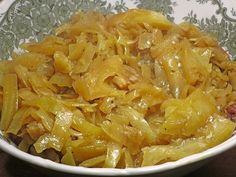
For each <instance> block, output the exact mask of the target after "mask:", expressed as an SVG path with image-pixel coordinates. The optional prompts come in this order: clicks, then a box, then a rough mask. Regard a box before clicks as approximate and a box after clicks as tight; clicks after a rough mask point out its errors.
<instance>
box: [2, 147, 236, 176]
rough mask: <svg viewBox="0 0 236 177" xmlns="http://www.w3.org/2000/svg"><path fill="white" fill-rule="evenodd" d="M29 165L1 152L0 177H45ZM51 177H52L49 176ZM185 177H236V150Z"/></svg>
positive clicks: (220, 156)
mask: <svg viewBox="0 0 236 177" xmlns="http://www.w3.org/2000/svg"><path fill="white" fill-rule="evenodd" d="M43 176H45V175H43V174H41V173H40V172H39V171H36V170H35V169H33V168H32V167H30V166H29V165H28V164H27V163H25V162H22V161H20V160H18V159H15V158H13V157H11V156H9V155H7V154H6V153H4V152H1V151H0V177H43ZM48 177H51V176H48ZM185 177H236V148H234V149H231V150H229V151H227V152H225V153H223V154H222V155H219V156H218V157H216V158H215V159H214V160H213V161H211V162H210V163H209V164H207V165H205V166H204V167H202V168H200V169H198V170H197V171H194V172H193V173H191V174H189V175H187V176H185Z"/></svg>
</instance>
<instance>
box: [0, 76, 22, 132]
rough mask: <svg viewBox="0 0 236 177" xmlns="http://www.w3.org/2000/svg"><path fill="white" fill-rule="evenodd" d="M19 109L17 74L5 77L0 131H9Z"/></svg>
mask: <svg viewBox="0 0 236 177" xmlns="http://www.w3.org/2000/svg"><path fill="white" fill-rule="evenodd" d="M17 108H18V86H17V76H16V74H6V75H4V77H3V108H2V114H1V121H0V129H1V130H7V129H8V127H9V125H10V123H11V121H12V119H13V115H14V114H15V112H16V110H17Z"/></svg>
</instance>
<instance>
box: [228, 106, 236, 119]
mask: <svg viewBox="0 0 236 177" xmlns="http://www.w3.org/2000/svg"><path fill="white" fill-rule="evenodd" d="M226 112H227V116H228V118H230V119H231V120H233V121H236V103H233V104H231V105H229V106H228V107H227V108H226Z"/></svg>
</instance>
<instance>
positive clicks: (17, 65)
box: [0, 9, 236, 168]
mask: <svg viewBox="0 0 236 177" xmlns="http://www.w3.org/2000/svg"><path fill="white" fill-rule="evenodd" d="M21 47H22V48H23V49H24V50H25V52H22V53H20V54H17V53H14V54H13V55H12V58H13V60H9V61H1V62H0V109H1V120H0V130H1V131H3V133H4V134H5V135H7V136H8V137H9V138H12V137H14V138H13V139H16V138H17V145H18V147H19V149H21V150H23V151H26V152H29V153H31V154H33V155H38V156H41V157H43V158H47V159H50V160H53V161H55V162H60V163H63V164H67V165H73V166H76V165H77V166H83V167H99V168H100V167H101V168H103V167H104V168H130V167H140V166H148V165H157V164H160V163H164V162H168V161H174V160H178V159H180V158H183V157H186V156H188V155H191V154H194V153H198V152H201V151H204V150H206V149H208V148H211V147H213V146H216V145H218V144H220V143H222V142H223V141H225V140H226V139H228V138H229V137H230V136H231V135H232V133H233V131H234V129H235V123H234V122H233V121H232V120H235V119H236V104H235V102H236V80H235V78H236V77H235V75H236V74H235V73H236V62H235V61H231V60H229V56H228V55H227V53H226V52H225V51H224V50H223V49H222V48H221V47H220V46H218V44H217V42H216V40H215V39H213V38H212V37H210V36H209V35H207V34H205V33H203V32H201V31H200V30H199V29H198V28H197V27H196V26H194V25H192V24H189V23H182V24H180V25H177V24H173V23H171V22H170V21H168V20H167V18H166V17H164V16H163V15H161V14H160V13H157V12H154V11H149V10H144V9H132V10H128V11H127V12H124V13H119V14H110V15H102V14H100V13H96V12H86V13H84V12H80V13H78V14H76V15H75V16H74V17H72V19H71V21H69V22H68V23H66V24H64V25H62V26H60V27H59V28H57V29H56V34H55V35H51V36H47V37H45V38H44V39H43V40H42V41H40V42H32V43H26V44H22V45H21ZM232 103H233V104H232ZM228 105H229V106H228ZM225 112H226V113H227V115H228V118H227V116H226V113H225ZM222 115H225V117H223V116H222Z"/></svg>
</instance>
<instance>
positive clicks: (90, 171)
mask: <svg viewBox="0 0 236 177" xmlns="http://www.w3.org/2000/svg"><path fill="white" fill-rule="evenodd" d="M234 146H236V135H234V136H232V137H231V138H229V139H228V140H226V141H225V142H223V143H222V144H219V145H217V146H215V147H213V148H210V149H208V150H206V151H203V152H201V153H197V154H194V155H191V156H187V157H185V158H182V159H180V160H178V161H174V162H167V163H164V164H161V165H156V166H147V167H140V168H126V169H113V168H85V167H79V166H69V165H64V164H60V163H56V162H53V161H51V160H47V159H43V158H41V157H37V156H34V155H31V154H28V153H25V152H23V151H21V150H19V149H17V147H15V146H13V145H11V144H9V143H7V142H5V141H4V140H2V139H0V149H2V150H3V151H5V152H6V153H9V154H10V155H12V156H14V157H16V158H19V159H21V160H24V161H26V162H28V163H31V164H33V165H36V166H39V167H43V168H47V169H50V170H55V171H58V172H64V173H69V174H78V175H79V174H80V175H94V176H101V175H102V176H119V175H122V176H129V175H145V174H153V173H160V172H164V171H168V170H171V169H175V168H178V167H181V166H185V165H189V164H191V163H194V162H198V161H201V160H204V159H207V158H210V157H213V156H216V155H218V154H220V153H222V152H224V151H226V150H229V149H230V148H232V147H234Z"/></svg>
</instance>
